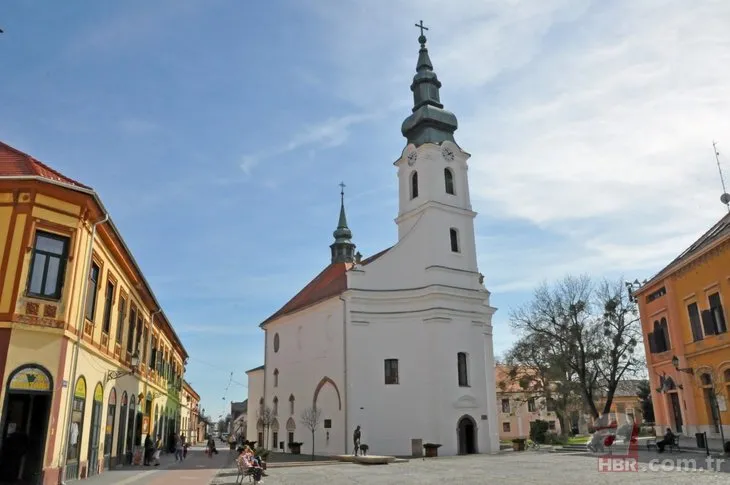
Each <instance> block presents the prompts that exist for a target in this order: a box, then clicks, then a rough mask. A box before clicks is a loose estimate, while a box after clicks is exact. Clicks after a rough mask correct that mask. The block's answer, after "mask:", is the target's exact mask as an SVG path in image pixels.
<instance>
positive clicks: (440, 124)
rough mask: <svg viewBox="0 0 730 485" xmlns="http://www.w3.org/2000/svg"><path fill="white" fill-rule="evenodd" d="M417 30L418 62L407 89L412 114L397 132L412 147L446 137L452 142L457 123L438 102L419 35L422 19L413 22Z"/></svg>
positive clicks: (436, 87) (433, 76) (435, 82)
mask: <svg viewBox="0 0 730 485" xmlns="http://www.w3.org/2000/svg"><path fill="white" fill-rule="evenodd" d="M416 27H418V28H419V29H421V35H420V36H419V37H418V42H419V43H420V44H421V48H420V49H419V50H418V63H417V64H416V75H415V76H413V83H412V84H411V91H413V110H412V111H413V113H412V114H411V115H410V116H409V117H408V118H406V119H405V121H403V125H402V126H401V133H403V136H404V137H406V138H407V139H408V143H413V144H414V145H416V146H419V145H423V144H424V143H435V144H441V143H442V142H444V141H446V140H449V141H452V142H454V132H455V131H456V129H457V128H458V126H459V125H458V122H457V121H456V116H455V115H454V113H452V112H450V111H447V110H445V109H444V105H443V104H441V97H440V95H439V89H440V88H441V81H439V80H438V76H436V73H435V72H434V71H433V64H432V63H431V58H430V57H429V55H428V49H427V48H426V36H425V35H424V34H423V31H424V30H428V27H424V26H423V20H421V22H420V23H418V24H416Z"/></svg>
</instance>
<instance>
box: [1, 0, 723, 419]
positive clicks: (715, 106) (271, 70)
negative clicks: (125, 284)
mask: <svg viewBox="0 0 730 485" xmlns="http://www.w3.org/2000/svg"><path fill="white" fill-rule="evenodd" d="M443 5H444V4H443V2H439V1H436V0H419V1H415V0H413V1H411V0H407V1H386V0H371V1H369V2H367V3H366V2H357V1H354V0H303V1H294V0H292V1H286V0H276V1H245V2H243V1H233V0H229V1H223V0H206V1H203V0H200V1H187V0H186V1H183V0H158V1H156V2H144V1H141V0H128V1H125V2H97V1H91V0H88V1H77V2H71V3H68V2H53V3H48V2H43V3H39V2H30V1H16V2H6V4H4V5H3V6H2V9H0V28H2V29H4V30H5V33H4V34H1V35H0V66H2V72H3V75H2V76H0V139H2V140H3V141H5V142H6V143H9V144H11V145H13V146H15V147H17V148H19V149H21V150H23V151H26V152H28V153H30V154H32V155H33V156H35V157H37V158H39V159H41V160H43V161H45V162H47V163H49V164H50V165H51V166H53V167H54V168H56V169H58V170H60V171H62V172H63V173H65V174H66V175H68V176H71V177H74V178H77V179H79V180H81V181H83V182H84V183H86V184H88V185H91V186H93V187H94V188H95V189H96V190H97V191H98V192H99V194H100V195H101V197H102V199H103V200H104V203H105V204H106V205H107V207H108V208H109V209H110V211H111V214H112V217H113V218H114V220H115V222H116V224H117V225H118V227H119V228H120V230H121V231H122V234H123V236H124V238H125V240H126V241H127V243H128V245H129V246H130V247H131V249H132V251H133V252H134V255H135V257H136V259H137V260H138V262H139V263H140V265H141V267H142V268H143V271H144V272H145V275H146V277H147V279H148V280H149V281H150V282H151V284H152V286H153V289H154V291H155V293H156V295H157V296H158V299H159V300H160V301H161V302H162V304H163V306H164V308H165V312H166V313H167V315H168V316H169V318H170V319H171V321H172V322H173V323H174V325H175V327H176V329H177V331H178V332H179V334H180V335H181V338H182V339H183V342H184V344H185V345H186V347H187V348H188V350H189V352H190V354H191V359H190V364H189V366H188V376H187V377H188V379H189V380H190V382H191V383H192V384H193V385H194V386H195V388H196V389H197V390H198V391H199V392H200V393H201V395H202V397H203V407H205V408H206V409H207V410H209V411H210V412H211V414H213V415H214V416H216V417H217V415H218V414H220V413H221V412H222V411H223V409H224V406H226V405H227V402H228V401H230V400H232V399H233V400H240V399H243V398H245V396H246V389H245V388H244V387H243V386H242V384H245V382H246V380H245V375H244V371H245V370H246V369H249V368H251V367H255V366H257V365H259V364H260V363H262V359H263V348H262V337H263V334H262V332H260V331H259V330H258V323H259V322H261V321H262V320H263V319H264V318H266V317H267V316H268V315H269V314H271V313H273V312H274V311H275V310H277V309H278V308H279V307H280V306H281V305H282V304H283V303H284V302H286V300H287V299H288V298H289V297H291V296H292V295H293V294H294V293H295V292H296V291H297V290H298V289H300V288H301V287H302V286H303V285H304V284H305V283H306V282H307V281H308V280H309V279H310V278H311V277H312V276H314V275H315V274H316V273H317V272H318V271H319V270H320V269H321V268H322V267H323V266H324V265H326V264H327V263H328V258H329V254H328V253H329V249H328V245H329V244H330V243H331V238H332V231H333V230H334V226H335V225H336V220H337V214H338V203H339V195H338V190H339V188H338V187H337V184H338V183H339V182H340V181H341V180H344V181H345V183H346V184H347V186H348V187H347V196H346V202H347V210H348V219H349V221H350V226H351V228H352V230H353V233H354V239H355V242H356V244H357V245H358V248H359V249H360V250H361V251H362V253H363V254H364V255H368V254H372V253H374V252H376V251H378V250H380V249H382V248H384V247H387V246H389V245H390V244H392V242H393V241H394V240H395V238H396V228H395V224H394V223H393V218H394V217H395V215H396V211H397V193H396V189H397V187H396V173H395V169H394V168H393V166H392V161H393V160H395V159H396V158H397V157H398V155H399V154H400V152H401V150H402V148H403V146H404V139H403V138H402V136H401V134H400V124H401V122H402V120H403V119H404V118H405V117H406V116H407V115H408V114H409V112H410V103H411V93H410V91H409V85H410V82H411V78H412V75H413V73H414V69H415V62H416V56H417V49H418V44H417V41H416V38H417V35H418V31H417V29H416V28H415V27H414V26H413V24H414V23H415V22H417V21H418V20H420V19H423V20H424V22H425V23H426V25H428V26H430V27H431V30H430V31H429V32H428V37H429V48H430V52H431V58H432V60H433V62H434V65H435V68H436V72H437V73H438V75H439V78H440V79H441V81H442V82H443V88H442V89H441V97H442V101H443V102H444V104H445V105H446V107H447V108H448V109H450V110H452V111H454V112H455V113H456V115H457V117H458V118H459V122H460V128H459V130H458V131H457V133H456V137H457V141H458V142H459V143H460V145H461V146H462V147H464V149H465V150H467V151H468V152H470V153H471V154H472V155H473V156H472V159H471V169H470V177H471V194H472V199H473V204H474V208H475V209H476V210H477V211H478V212H479V213H480V215H479V217H478V218H477V238H478V241H477V243H478V249H479V261H480V267H481V271H482V272H483V273H484V274H485V276H486V280H485V282H486V284H487V286H488V288H489V289H490V290H491V291H492V293H493V301H492V303H493V305H495V306H497V307H498V308H499V311H498V312H497V314H496V316H495V319H494V324H495V330H494V331H495V348H496V351H497V353H498V354H499V353H501V352H503V351H504V350H505V349H506V348H507V347H508V346H509V344H510V342H511V341H512V339H513V338H514V336H513V335H512V333H511V332H510V329H509V326H508V316H509V309H510V308H512V307H514V306H516V305H519V304H520V303H521V302H524V301H526V300H527V299H529V296H530V293H531V290H532V288H534V286H535V285H537V284H538V283H540V282H541V281H543V280H546V279H547V280H551V279H554V278H559V277H561V276H563V275H565V274H566V273H582V272H587V273H591V274H594V275H597V276H604V275H605V276H609V277H618V276H620V275H621V274H624V275H626V276H627V278H630V279H632V280H633V279H634V278H640V279H643V278H645V277H648V276H650V275H651V274H652V273H653V272H654V271H656V270H657V269H659V268H660V267H661V266H662V264H663V263H664V262H666V261H668V260H669V259H670V258H672V257H673V256H675V255H676V254H678V253H679V252H681V250H682V249H683V248H684V247H685V246H686V245H688V244H689V243H690V242H691V241H692V240H693V238H695V237H697V236H698V235H699V233H701V232H702V231H703V229H705V228H706V227H707V226H708V225H710V224H711V223H713V222H714V221H715V220H716V219H718V218H719V217H721V216H722V214H723V210H724V209H723V207H722V206H721V205H720V203H719V202H718V198H719V195H720V185H719V180H718V176H717V168H716V166H715V165H714V160H713V157H712V151H711V142H712V140H713V139H715V140H717V141H718V142H719V143H720V151H721V154H723V146H727V151H728V154H730V117H729V116H728V113H730V83H728V82H727V80H728V79H730V30H728V29H727V25H730V3H728V2H724V1H721V0H718V1H704V2H695V3H693V4H692V5H689V4H688V3H687V2H684V1H680V0H676V1H671V0H670V1H662V2H652V1H647V2H635V1H630V0H624V1H615V2H602V1H598V0H595V1H590V0H541V1H519V0H511V1H506V2H505V1H497V0H494V1H488V0H478V1H477V0H475V1H467V0H463V1H460V2H453V5H451V6H450V7H449V8H448V9H447V10H446V9H444V8H443ZM721 160H723V163H724V160H726V158H724V154H723V155H722V158H721ZM231 372H234V376H233V380H234V382H233V383H231V385H230V387H229V388H228V390H227V391H226V387H227V385H228V382H229V376H230V373H231Z"/></svg>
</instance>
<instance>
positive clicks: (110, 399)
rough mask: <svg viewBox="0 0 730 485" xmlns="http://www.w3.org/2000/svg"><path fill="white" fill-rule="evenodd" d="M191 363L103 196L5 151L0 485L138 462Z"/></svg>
mask: <svg viewBox="0 0 730 485" xmlns="http://www.w3.org/2000/svg"><path fill="white" fill-rule="evenodd" d="M186 360H187V353H186V351H185V348H184V347H183V345H182V343H181V341H180V339H179V338H178V336H177V335H176V334H175V331H174V330H173V328H172V325H171V324H170V322H169V321H168V320H167V317H166V316H165V314H164V312H163V311H162V309H161V308H160V304H159V303H158V301H157V299H156V298H155V296H154V294H153V293H152V290H151V288H150V285H149V284H148V282H147V281H146V280H145V278H144V276H143V275H142V272H141V270H140V268H139V266H138V265H137V263H136V262H135V260H134V258H133V257H132V254H131V252H130V250H129V249H128V247H127V245H126V244H125V243H124V241H123V239H122V237H121V235H120V234H119V231H118V230H117V228H116V226H115V225H114V224H113V223H112V221H111V219H110V218H109V214H108V213H107V211H106V209H105V208H104V206H103V205H102V203H101V200H100V199H99V197H98V196H97V194H96V193H95V192H94V191H93V190H92V189H91V188H89V187H87V186H85V185H83V184H81V183H79V182H77V181H75V180H72V179H70V178H68V177H66V176H64V175H62V174H61V173H59V172H57V171H55V170H53V169H51V168H50V167H48V166H46V165H44V164H43V163H41V162H40V161H38V160H36V159H34V158H33V157H31V156H29V155H27V154H25V153H22V152H20V151H18V150H16V149H14V148H12V147H10V146H8V145H5V144H3V143H0V403H1V406H2V407H0V433H1V434H0V483H4V484H5V483H8V484H10V483H34V484H40V483H42V484H44V485H46V484H48V485H50V484H57V483H59V482H60V481H61V480H62V479H63V478H65V479H66V480H69V481H70V480H76V479H79V478H86V477H88V476H92V475H96V474H99V473H101V472H103V471H104V470H107V469H110V468H114V467H116V466H118V465H120V464H123V463H132V462H135V463H136V462H138V461H139V458H140V451H141V445H142V443H144V438H145V437H146V436H147V435H150V436H155V435H160V436H163V437H167V436H168V435H169V434H170V433H173V432H179V428H180V392H181V388H182V377H183V373H184V366H185V362H186ZM26 445H27V446H26Z"/></svg>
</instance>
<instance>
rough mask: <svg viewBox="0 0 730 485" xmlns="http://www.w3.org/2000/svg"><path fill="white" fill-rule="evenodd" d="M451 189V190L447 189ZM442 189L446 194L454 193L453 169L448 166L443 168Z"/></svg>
mask: <svg viewBox="0 0 730 485" xmlns="http://www.w3.org/2000/svg"><path fill="white" fill-rule="evenodd" d="M449 189H451V190H449ZM444 191H445V192H446V194H447V195H456V183H455V182H454V171H453V170H451V169H450V168H449V167H445V168H444Z"/></svg>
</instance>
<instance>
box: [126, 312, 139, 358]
mask: <svg viewBox="0 0 730 485" xmlns="http://www.w3.org/2000/svg"><path fill="white" fill-rule="evenodd" d="M136 324H137V309H136V308H135V307H133V306H132V311H130V312H129V328H128V330H127V352H128V353H129V354H130V355H131V354H132V352H133V351H134V326H135V325H136Z"/></svg>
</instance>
